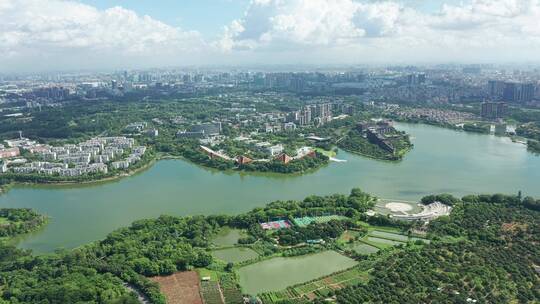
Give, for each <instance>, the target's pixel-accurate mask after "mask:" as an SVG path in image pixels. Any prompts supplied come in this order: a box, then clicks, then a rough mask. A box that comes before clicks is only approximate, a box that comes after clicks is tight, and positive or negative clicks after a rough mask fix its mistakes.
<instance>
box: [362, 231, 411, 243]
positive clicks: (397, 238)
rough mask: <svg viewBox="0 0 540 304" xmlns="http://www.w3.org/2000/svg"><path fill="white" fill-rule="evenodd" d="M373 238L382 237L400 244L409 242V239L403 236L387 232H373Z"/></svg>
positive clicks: (371, 233)
mask: <svg viewBox="0 0 540 304" xmlns="http://www.w3.org/2000/svg"><path fill="white" fill-rule="evenodd" d="M369 234H370V235H371V236H375V237H380V238H384V239H389V240H394V241H399V242H407V241H408V240H409V237H408V236H406V235H403V234H397V233H391V232H385V231H379V230H373V231H371V232H370V233H369Z"/></svg>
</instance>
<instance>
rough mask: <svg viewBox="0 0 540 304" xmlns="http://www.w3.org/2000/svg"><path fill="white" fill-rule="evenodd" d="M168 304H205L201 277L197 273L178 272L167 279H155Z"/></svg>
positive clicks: (153, 279)
mask: <svg viewBox="0 0 540 304" xmlns="http://www.w3.org/2000/svg"><path fill="white" fill-rule="evenodd" d="M151 280H152V281H154V282H156V283H158V285H159V289H160V290H161V292H162V293H163V294H164V295H165V298H166V299H167V303H168V304H203V301H202V299H201V294H200V286H199V275H198V274H197V273H196V272H195V271H184V272H177V273H175V274H172V275H170V276H166V277H153V278H151Z"/></svg>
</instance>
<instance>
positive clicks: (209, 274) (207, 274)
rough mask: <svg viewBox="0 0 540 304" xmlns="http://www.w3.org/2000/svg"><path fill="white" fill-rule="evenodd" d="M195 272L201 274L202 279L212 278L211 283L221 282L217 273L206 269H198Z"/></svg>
mask: <svg viewBox="0 0 540 304" xmlns="http://www.w3.org/2000/svg"><path fill="white" fill-rule="evenodd" d="M195 271H197V273H198V274H199V277H200V278H204V277H210V281H215V282H217V281H219V274H218V272H217V271H214V270H210V269H206V268H198V269H196V270H195Z"/></svg>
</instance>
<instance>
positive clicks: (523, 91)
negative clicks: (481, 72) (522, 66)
mask: <svg viewBox="0 0 540 304" xmlns="http://www.w3.org/2000/svg"><path fill="white" fill-rule="evenodd" d="M535 89H536V88H535V84H534V83H517V82H505V81H500V80H490V81H488V95H489V97H490V98H491V99H493V100H502V101H506V102H518V103H519V102H530V101H532V100H533V98H534V95H535Z"/></svg>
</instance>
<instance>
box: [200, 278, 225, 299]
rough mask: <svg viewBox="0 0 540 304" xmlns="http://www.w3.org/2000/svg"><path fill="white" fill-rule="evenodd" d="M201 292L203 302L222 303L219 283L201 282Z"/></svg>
mask: <svg viewBox="0 0 540 304" xmlns="http://www.w3.org/2000/svg"><path fill="white" fill-rule="evenodd" d="M201 294H202V297H203V300H204V304H223V303H224V301H223V297H222V295H221V290H220V289H219V283H218V282H214V281H206V282H201Z"/></svg>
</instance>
